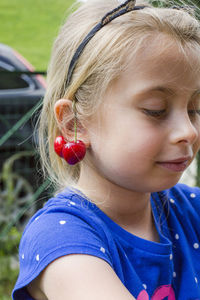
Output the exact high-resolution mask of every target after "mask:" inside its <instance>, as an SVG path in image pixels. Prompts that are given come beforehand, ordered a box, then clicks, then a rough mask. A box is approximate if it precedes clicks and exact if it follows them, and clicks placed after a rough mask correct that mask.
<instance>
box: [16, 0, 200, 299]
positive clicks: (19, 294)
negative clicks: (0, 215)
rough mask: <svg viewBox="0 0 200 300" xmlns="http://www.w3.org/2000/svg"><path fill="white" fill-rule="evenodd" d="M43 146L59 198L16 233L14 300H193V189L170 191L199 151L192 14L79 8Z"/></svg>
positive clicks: (103, 4) (199, 232) (197, 43)
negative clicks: (17, 267) (18, 239)
mask: <svg viewBox="0 0 200 300" xmlns="http://www.w3.org/2000/svg"><path fill="white" fill-rule="evenodd" d="M40 143H41V144H40V148H41V155H42V160H43V163H44V166H45V167H46V168H47V169H48V171H49V174H50V177H51V179H52V181H54V182H56V184H57V191H58V190H59V192H57V194H56V195H55V197H53V198H52V199H50V200H49V201H48V202H47V203H46V204H45V205H44V207H43V208H42V209H41V210H39V211H38V212H37V213H36V215H35V216H33V217H32V219H31V220H30V222H29V223H28V225H27V227H26V229H25V231H24V234H23V237H22V240H21V244H20V253H19V255H20V273H19V278H18V280H17V283H16V285H15V288H14V291H13V299H15V300H18V299H19V300H22V299H26V300H28V299H29V300H30V299H36V300H47V299H49V300H64V299H69V300H79V299H81V300H94V299H95V300H102V299H106V300H108V299H109V300H131V299H137V300H147V299H153V300H161V299H169V300H175V299H179V300H197V299H200V222H199V220H200V190H199V188H190V187H188V186H186V185H183V184H177V182H178V181H179V179H180V177H181V175H182V173H183V171H184V170H185V169H186V168H187V167H188V166H189V165H190V163H191V162H192V161H193V159H194V157H195V155H196V153H197V151H198V150H199V148H200V26H199V23H198V21H197V20H196V19H195V17H193V16H192V15H191V14H190V12H187V11H185V10H182V8H180V7H173V8H153V7H151V6H150V5H148V4H144V3H137V4H135V0H128V1H126V2H124V3H121V4H120V3H119V2H118V1H117V0H91V1H87V2H86V3H85V4H82V5H81V6H80V7H79V9H78V10H77V11H76V12H74V13H73V14H72V15H71V16H70V17H69V18H68V21H67V22H66V24H65V25H64V26H63V27H62V29H61V31H60V34H59V36H58V38H57V39H56V41H55V45H54V48H53V53H52V59H51V63H50V66H49V70H48V88H47V92H46V96H45V99H44V106H43V110H42V114H41V120H40ZM85 151H86V154H85ZM84 155H85V157H84Z"/></svg>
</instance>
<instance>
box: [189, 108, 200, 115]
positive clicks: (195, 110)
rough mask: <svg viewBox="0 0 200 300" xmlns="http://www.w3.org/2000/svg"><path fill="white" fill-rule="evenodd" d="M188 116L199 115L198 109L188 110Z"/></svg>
mask: <svg viewBox="0 0 200 300" xmlns="http://www.w3.org/2000/svg"><path fill="white" fill-rule="evenodd" d="M188 114H189V115H196V114H198V115H200V109H189V110H188Z"/></svg>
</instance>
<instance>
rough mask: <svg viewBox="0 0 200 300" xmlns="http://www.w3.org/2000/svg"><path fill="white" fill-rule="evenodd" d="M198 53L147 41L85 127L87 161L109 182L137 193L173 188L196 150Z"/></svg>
mask: <svg viewBox="0 0 200 300" xmlns="http://www.w3.org/2000/svg"><path fill="white" fill-rule="evenodd" d="M199 57H200V53H199V52H198V53H197V51H191V50H187V58H185V57H184V55H183V54H182V53H181V52H180V50H179V49H178V46H177V45H176V43H175V42H173V41H172V40H171V39H170V38H169V37H167V36H165V35H160V36H159V37H157V38H153V39H151V40H150V41H149V43H148V47H147V48H145V49H142V50H141V51H140V53H138V55H137V56H136V57H135V58H134V59H133V60H132V61H130V62H129V65H128V68H127V69H126V71H124V72H123V73H121V74H120V76H119V77H118V79H117V80H116V81H115V82H113V83H112V84H111V85H110V87H109V89H108V90H107V92H106V94H105V97H104V99H103V104H102V105H101V108H100V111H98V112H97V113H96V115H95V116H94V118H93V119H92V120H91V121H90V123H89V135H90V136H89V137H90V143H91V147H90V149H89V158H90V159H91V161H92V163H93V166H94V171H95V172H96V174H98V176H102V177H103V178H104V179H106V180H107V181H108V182H112V184H113V183H114V184H117V185H119V186H120V187H123V188H125V189H129V190H132V191H137V192H155V191H159V190H162V189H166V188H169V187H171V186H173V185H174V184H176V183H177V182H178V180H179V179H180V177H181V175H182V173H183V171H184V170H185V169H186V168H187V167H188V166H189V164H190V163H191V162H192V160H193V159H194V156H195V154H196V153H197V151H198V149H199V147H200V63H199V62H200V59H199Z"/></svg>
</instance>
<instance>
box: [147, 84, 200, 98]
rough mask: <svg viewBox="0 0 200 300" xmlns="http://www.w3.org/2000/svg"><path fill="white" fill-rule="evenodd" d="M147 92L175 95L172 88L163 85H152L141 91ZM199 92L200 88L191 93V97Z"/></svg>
mask: <svg viewBox="0 0 200 300" xmlns="http://www.w3.org/2000/svg"><path fill="white" fill-rule="evenodd" d="M148 92H162V93H165V94H168V95H176V92H175V90H174V89H172V88H170V87H165V86H155V87H152V88H147V89H146V90H144V91H143V92H142V93H148ZM199 94H200V89H197V90H195V91H194V93H193V94H192V97H194V96H197V95H199Z"/></svg>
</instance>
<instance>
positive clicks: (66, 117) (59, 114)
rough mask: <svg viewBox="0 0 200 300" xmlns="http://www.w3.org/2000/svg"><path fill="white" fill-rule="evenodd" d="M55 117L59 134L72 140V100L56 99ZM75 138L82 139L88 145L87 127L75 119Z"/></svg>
mask: <svg viewBox="0 0 200 300" xmlns="http://www.w3.org/2000/svg"><path fill="white" fill-rule="evenodd" d="M54 113H55V118H56V120H57V124H58V127H59V129H60V132H61V134H62V135H63V136H64V138H65V139H66V140H67V141H73V140H74V136H75V128H74V120H75V119H74V117H75V115H74V112H73V108H72V101H71V100H69V99H60V100H58V101H56V103H55V106H54ZM77 139H78V140H82V141H83V142H84V143H85V145H86V147H87V148H88V147H89V145H90V141H89V135H88V131H87V129H86V128H85V127H84V126H83V125H82V124H81V122H80V121H79V120H78V119H77Z"/></svg>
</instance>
